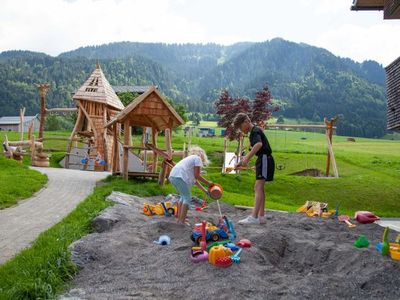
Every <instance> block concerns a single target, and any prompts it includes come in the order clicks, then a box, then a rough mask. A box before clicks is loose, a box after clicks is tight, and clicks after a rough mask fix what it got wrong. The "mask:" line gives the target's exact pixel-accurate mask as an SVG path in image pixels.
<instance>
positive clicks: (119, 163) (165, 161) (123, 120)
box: [106, 86, 185, 184]
mask: <svg viewBox="0 0 400 300" xmlns="http://www.w3.org/2000/svg"><path fill="white" fill-rule="evenodd" d="M183 124H184V121H183V119H182V118H181V117H180V116H179V114H178V113H177V112H176V111H175V109H174V108H173V107H172V106H171V105H170V104H169V103H168V102H167V101H166V100H165V98H164V96H163V95H162V94H161V93H160V92H159V91H158V90H157V88H156V87H154V86H152V87H151V88H150V89H149V90H148V91H147V92H145V93H143V94H142V95H140V96H139V97H137V98H136V99H134V100H133V101H132V102H131V103H130V104H129V105H128V106H127V107H125V109H123V110H122V111H121V112H119V113H118V115H116V116H115V117H114V118H113V119H112V120H111V121H110V122H108V124H107V125H106V128H107V132H108V131H109V132H111V133H112V134H111V136H112V137H113V147H112V149H113V158H112V166H113V167H112V171H113V173H114V174H123V176H124V178H125V179H128V177H129V176H143V177H157V178H158V179H159V183H160V184H163V183H164V181H165V178H166V176H167V174H168V172H169V170H170V168H171V167H172V165H173V162H172V156H173V155H178V156H180V157H183V156H185V151H173V149H172V132H171V131H172V129H173V128H175V127H178V126H180V125H183ZM121 126H123V133H124V134H123V137H124V138H123V144H120V141H119V139H118V136H119V128H121ZM132 127H142V128H143V135H142V138H141V145H140V146H133V145H132V134H131V130H132ZM162 131H163V132H164V135H165V149H160V148H159V147H158V145H157V137H158V134H159V133H160V132H162ZM135 150H139V151H140V155H139V154H136V153H134V151H135ZM159 159H161V160H162V162H161V165H160V166H159ZM133 162H136V163H135V164H134V165H132V163H133ZM159 167H160V168H159Z"/></svg>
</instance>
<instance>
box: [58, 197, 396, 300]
mask: <svg viewBox="0 0 400 300" xmlns="http://www.w3.org/2000/svg"><path fill="white" fill-rule="evenodd" d="M110 197H111V199H114V200H116V201H117V202H119V203H121V204H116V205H115V206H113V207H110V208H107V209H106V210H105V211H103V214H102V216H105V217H106V218H108V219H110V220H111V221H110V223H109V224H111V225H110V228H109V230H107V231H105V232H102V233H93V234H90V235H88V236H86V237H84V238H82V239H81V240H79V241H77V242H75V243H74V244H73V245H71V247H70V248H71V251H72V259H73V261H75V262H76V263H77V264H78V265H79V266H80V267H81V268H82V269H81V271H80V272H79V273H78V274H77V276H76V277H75V279H74V280H73V288H72V289H71V290H70V291H69V292H68V293H67V294H66V295H65V296H64V297H65V298H68V297H78V298H84V299H111V298H112V299H143V298H144V299H161V298H162V299H216V298H218V299H280V298H284V299H321V298H325V299H399V298H400V262H395V261H392V260H391V259H390V258H388V257H382V256H381V255H379V253H378V252H377V251H376V250H375V249H374V246H375V245H376V243H377V242H378V241H380V239H381V236H382V232H383V228H382V227H379V226H378V225H376V224H368V225H358V226H357V227H356V228H355V229H351V230H350V229H348V228H347V226H346V225H345V224H343V223H339V222H338V221H336V220H333V219H321V218H308V217H306V216H304V215H303V214H297V213H281V212H276V211H268V216H267V223H266V224H265V225H256V226H241V225H237V221H238V220H239V219H241V218H243V217H244V216H246V215H247V214H248V213H249V211H242V210H237V209H235V208H234V207H233V206H231V205H227V204H223V203H222V204H221V210H222V212H223V214H225V215H226V216H228V217H229V218H230V219H231V220H233V222H234V224H235V225H236V226H235V229H236V232H237V234H238V238H237V240H236V241H238V240H239V239H242V238H246V239H249V240H251V241H252V242H253V243H254V245H253V247H251V248H246V249H244V250H243V253H242V255H241V262H240V263H239V264H234V265H232V266H231V267H229V268H226V269H219V268H216V267H214V266H213V265H211V264H209V263H198V264H194V263H192V262H191V261H190V258H189V249H190V247H191V246H192V245H193V243H192V241H191V240H190V234H191V228H190V227H188V226H180V225H177V224H176V222H175V219H174V217H164V216H156V217H147V216H145V215H143V214H142V213H141V212H142V208H143V205H142V204H143V202H144V201H148V200H144V199H141V198H138V197H133V196H128V195H124V194H120V193H113V194H112V195H111V196H110ZM156 200H159V198H157V199H156ZM217 218H218V209H217V206H216V205H215V203H212V204H210V206H209V208H208V209H207V210H206V211H203V212H196V211H190V212H189V219H190V221H191V222H192V223H195V222H200V221H201V220H202V219H206V220H211V221H214V222H216V221H217ZM163 234H167V235H169V236H170V237H171V245H169V246H159V245H156V244H154V243H153V241H154V240H157V239H158V237H159V236H160V235H163ZM360 234H364V235H366V237H367V238H368V239H369V241H370V243H371V246H370V247H369V248H363V249H358V248H355V247H354V246H353V242H354V241H355V240H356V238H357V237H358V236H359V235H360ZM389 238H390V240H392V241H393V240H394V238H395V233H394V232H391V234H390V236H389Z"/></svg>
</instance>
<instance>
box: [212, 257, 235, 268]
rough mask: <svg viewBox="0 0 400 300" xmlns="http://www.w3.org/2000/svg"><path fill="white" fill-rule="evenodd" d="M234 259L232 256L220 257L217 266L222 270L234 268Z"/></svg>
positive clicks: (216, 262)
mask: <svg viewBox="0 0 400 300" xmlns="http://www.w3.org/2000/svg"><path fill="white" fill-rule="evenodd" d="M232 263H233V261H232V259H231V257H230V256H225V257H218V258H217V259H216V261H215V264H214V265H215V266H217V267H220V268H227V267H230V266H232Z"/></svg>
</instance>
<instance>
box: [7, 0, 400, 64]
mask: <svg viewBox="0 0 400 300" xmlns="http://www.w3.org/2000/svg"><path fill="white" fill-rule="evenodd" d="M351 4H352V0H288V1H283V0H275V1H272V0H35V1H33V0H0V52H2V51H6V50H16V49H18V50H31V51H38V52H44V53H47V54H50V55H53V56H56V55H58V54H60V53H62V52H66V51H70V50H73V49H76V48H79V47H83V46H91V45H101V44H107V43H111V42H119V41H135V42H163V43H210V42H212V43H218V44H224V45H230V44H233V43H236V42H244V41H250V42H263V41H267V40H270V39H273V38H276V37H281V38H284V39H286V40H289V41H293V42H302V43H307V44H310V45H313V46H317V47H322V48H325V49H327V50H328V51H330V52H332V53H333V54H335V55H337V56H341V57H349V58H351V59H353V60H355V61H358V62H362V61H364V60H367V59H372V60H376V61H377V62H379V63H380V64H382V65H383V66H386V65H388V64H389V63H391V62H392V61H394V60H395V59H396V58H397V57H399V56H400V38H399V37H400V20H384V19H383V12H382V11H370V12H368V11H359V12H356V11H351V10H350V6H351ZM395 37H396V38H395Z"/></svg>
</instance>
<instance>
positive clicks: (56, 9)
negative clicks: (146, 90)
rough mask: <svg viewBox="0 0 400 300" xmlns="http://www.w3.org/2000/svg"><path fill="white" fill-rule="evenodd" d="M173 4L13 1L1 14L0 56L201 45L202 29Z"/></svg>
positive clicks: (102, 0) (159, 0)
mask: <svg viewBox="0 0 400 300" xmlns="http://www.w3.org/2000/svg"><path fill="white" fill-rule="evenodd" d="M169 2H170V1H168V0H152V1H138V0H136V1H128V0H119V1H114V0H97V1H92V0H79V1H71V0H69V1H65V0H63V1H61V0H42V1H20V0H17V1H8V2H7V3H6V5H3V9H2V10H1V11H0V20H1V23H0V51H3V50H7V49H27V48H28V49H30V50H34V51H43V52H46V53H50V54H53V55H56V54H58V53H60V52H62V51H67V50H70V49H74V48H77V47H80V46H85V45H94V44H102V43H109V42H113V41H122V40H124V41H126V40H131V41H147V42H168V43H173V42H196V41H198V40H204V41H205V40H206V39H207V38H206V36H205V33H204V30H203V29H202V26H201V25H200V24H196V23H194V22H190V21H189V20H188V19H186V18H184V17H181V16H177V15H173V14H171V13H169V12H168V7H169Z"/></svg>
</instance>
